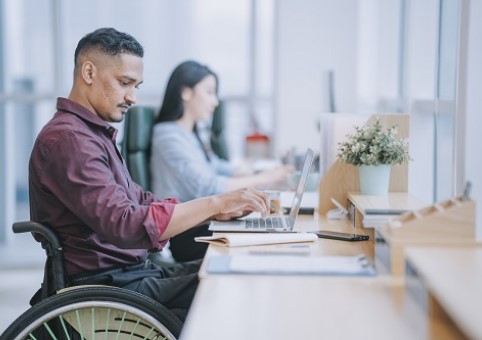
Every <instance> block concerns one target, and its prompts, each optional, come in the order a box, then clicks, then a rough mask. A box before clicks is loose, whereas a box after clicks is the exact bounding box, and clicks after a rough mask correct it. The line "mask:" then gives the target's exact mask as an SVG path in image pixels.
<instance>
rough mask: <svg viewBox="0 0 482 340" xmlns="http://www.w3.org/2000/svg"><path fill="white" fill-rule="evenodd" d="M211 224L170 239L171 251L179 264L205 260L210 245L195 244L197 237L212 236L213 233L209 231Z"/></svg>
mask: <svg viewBox="0 0 482 340" xmlns="http://www.w3.org/2000/svg"><path fill="white" fill-rule="evenodd" d="M208 227H209V223H207V224H202V225H199V226H197V227H194V228H191V229H189V230H186V231H185V232H183V233H181V234H179V235H176V236H174V237H172V238H171V239H170V241H169V242H170V246H169V249H170V250H171V253H172V256H173V257H174V259H175V260H176V261H177V262H184V261H193V260H197V259H202V258H204V255H205V254H206V250H207V249H208V244H207V243H204V242H195V241H194V238H195V237H197V236H211V235H212V234H213V232H212V231H209V230H208Z"/></svg>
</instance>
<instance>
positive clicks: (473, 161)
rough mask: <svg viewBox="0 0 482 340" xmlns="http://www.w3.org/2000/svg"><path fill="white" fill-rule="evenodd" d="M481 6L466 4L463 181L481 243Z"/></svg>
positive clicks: (473, 2)
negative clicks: (472, 201) (472, 203)
mask: <svg viewBox="0 0 482 340" xmlns="http://www.w3.org/2000/svg"><path fill="white" fill-rule="evenodd" d="M481 17H482V2H481V1H477V0H472V1H471V2H470V19H469V48H468V64H467V102H466V104H467V106H466V120H467V124H466V139H465V145H466V150H465V151H466V153H465V159H466V162H465V170H466V174H465V177H466V180H469V181H471V182H472V197H473V198H474V199H475V200H476V205H477V212H476V216H477V239H478V240H479V241H482V153H481V152H480V145H481V138H480V136H481V133H480V131H481V129H482V96H481V94H480V91H481V88H482V45H481V43H480V37H481V36H482V21H481V20H480V18H481Z"/></svg>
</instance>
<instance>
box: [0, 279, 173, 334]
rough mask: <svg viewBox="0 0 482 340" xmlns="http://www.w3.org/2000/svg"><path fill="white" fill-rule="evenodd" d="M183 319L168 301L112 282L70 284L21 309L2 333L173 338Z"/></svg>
mask: <svg viewBox="0 0 482 340" xmlns="http://www.w3.org/2000/svg"><path fill="white" fill-rule="evenodd" d="M181 327H182V323H181V321H180V320H179V319H178V318H177V317H176V316H175V315H174V314H173V313H172V312H171V311H170V310H168V309H167V308H166V307H164V306H163V305H162V304H160V303H157V302H156V301H154V300H152V299H150V298H148V297H146V296H144V295H142V294H139V293H136V292H133V291H129V290H126V289H121V288H116V287H78V288H77V287H74V288H72V289H70V290H67V291H64V292H62V293H59V294H57V295H53V296H51V297H49V298H47V299H45V300H43V301H41V302H39V303H37V304H36V305H34V306H32V307H31V308H29V309H28V310H27V311H26V312H24V313H23V314H22V315H20V316H19V317H18V318H17V319H16V320H15V321H14V322H13V323H12V324H11V325H10V327H8V328H7V329H6V330H5V332H4V333H3V334H2V335H1V336H0V339H9V340H10V339H12V340H13V339H15V340H17V339H38V340H40V339H71V340H74V339H176V337H178V336H179V333H180V331H181Z"/></svg>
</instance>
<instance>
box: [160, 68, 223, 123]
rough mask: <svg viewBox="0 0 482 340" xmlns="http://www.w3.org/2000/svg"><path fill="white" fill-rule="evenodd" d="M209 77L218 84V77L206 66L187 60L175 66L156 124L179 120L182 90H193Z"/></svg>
mask: <svg viewBox="0 0 482 340" xmlns="http://www.w3.org/2000/svg"><path fill="white" fill-rule="evenodd" d="M209 75H212V76H214V78H215V79H216V84H218V76H217V75H216V74H215V73H214V72H213V71H211V70H210V69H209V68H208V67H207V66H204V65H201V64H199V63H198V62H196V61H192V60H188V61H185V62H183V63H181V64H179V65H178V66H176V68H175V69H174V71H172V74H171V77H170V78H169V81H168V82H167V86H166V92H165V94H164V100H163V101H162V105H161V109H160V110H159V114H158V115H157V118H156V123H161V122H172V121H176V120H178V119H179V118H181V117H182V115H183V113H184V107H183V105H182V98H181V92H182V89H183V88H185V87H189V88H193V87H194V86H196V84H197V83H199V82H200V81H201V80H203V79H204V78H206V77H207V76H209ZM216 88H217V87H216Z"/></svg>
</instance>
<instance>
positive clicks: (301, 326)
mask: <svg viewBox="0 0 482 340" xmlns="http://www.w3.org/2000/svg"><path fill="white" fill-rule="evenodd" d="M400 301H401V299H399V298H397V293H396V292H395V290H394V289H393V286H392V283H391V282H389V281H386V280H383V279H372V278H361V277H358V278H353V277H352V278H347V277H321V276H311V277H296V276H286V277H280V276H277V277H274V276H273V277H270V276H256V275H253V276H247V275H246V276H243V277H239V276H225V277H219V276H217V277H209V278H206V279H203V280H201V283H200V286H199V288H198V291H197V293H196V297H195V299H194V301H193V305H192V307H191V310H190V312H189V315H188V318H187V320H186V323H185V325H184V329H183V332H182V334H181V339H183V340H198V339H210V340H218V339H219V340H225V339H229V340H237V339H243V340H244V339H250V340H258V339H259V340H261V339H263V340H264V339H277V340H284V339H303V340H310V339H313V340H315V339H316V340H318V339H371V340H376V339H380V340H386V339H403V340H406V339H424V338H426V337H425V335H424V334H421V333H418V334H417V331H415V330H412V329H411V328H410V327H408V326H407V322H405V316H404V312H403V308H402V304H401V302H400Z"/></svg>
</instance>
